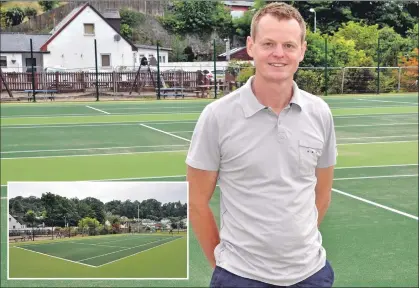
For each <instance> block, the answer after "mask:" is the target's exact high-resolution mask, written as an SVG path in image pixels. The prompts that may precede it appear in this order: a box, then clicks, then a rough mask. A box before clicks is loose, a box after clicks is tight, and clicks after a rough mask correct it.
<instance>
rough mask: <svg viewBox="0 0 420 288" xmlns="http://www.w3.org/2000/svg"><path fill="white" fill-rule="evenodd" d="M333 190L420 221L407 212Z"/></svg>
mask: <svg viewBox="0 0 420 288" xmlns="http://www.w3.org/2000/svg"><path fill="white" fill-rule="evenodd" d="M332 190H333V191H334V192H336V193H339V194H342V195H344V196H347V197H351V198H354V199H356V200H359V201H362V202H365V203H368V204H370V205H373V206H376V207H379V208H383V209H385V210H388V211H391V212H394V213H397V214H400V215H403V216H406V217H409V218H411V219H415V220H417V221H418V220H419V217H416V216H414V215H411V214H408V213H405V212H402V211H399V210H397V209H394V208H391V207H388V206H385V205H382V204H379V203H376V202H373V201H370V200H367V199H365V198H362V197H358V196H355V195H353V194H349V193H346V192H343V191H341V190H338V189H335V188H332Z"/></svg>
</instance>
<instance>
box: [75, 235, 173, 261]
mask: <svg viewBox="0 0 420 288" xmlns="http://www.w3.org/2000/svg"><path fill="white" fill-rule="evenodd" d="M162 240H167V239H160V240H156V241H152V242H148V243H145V244H141V245H137V246H133V247H130V248H126V249H121V250H117V251H113V252H109V253H105V254H101V255H97V256H93V257H89V258H85V259H82V260H77V261H80V262H82V261H86V260H90V259H95V258H99V257H103V256H106V255H110V254H114V253H118V252H121V251H126V250H130V249H134V248H138V247H141V246H145V245H148V244H152V243H156V242H159V241H162ZM169 242H171V241H169ZM165 243H166V242H165Z"/></svg>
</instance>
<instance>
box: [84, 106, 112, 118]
mask: <svg viewBox="0 0 420 288" xmlns="http://www.w3.org/2000/svg"><path fill="white" fill-rule="evenodd" d="M86 107H87V108H90V109H93V110H96V111H99V112H102V113H105V114H111V113H109V112H106V111H104V110H101V109H98V108H94V107H92V106H89V105H86ZM88 116H89V115H88Z"/></svg>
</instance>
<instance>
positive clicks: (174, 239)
mask: <svg viewBox="0 0 420 288" xmlns="http://www.w3.org/2000/svg"><path fill="white" fill-rule="evenodd" d="M182 238H183V237H178V238H177V239H174V240H172V241H168V242H165V243H162V244H159V245H156V246H154V247H152V248H149V249H146V250H143V251H140V252H137V253H134V254H131V255H128V256H125V257H122V258H119V259H116V260H113V261H111V262H107V263H105V264H102V265H99V266H97V267H101V266H104V265H108V264H111V263H114V262H117V261H120V260H123V259H125V258H128V257H132V256H134V255H137V254H139V253H143V252H146V251H149V250H152V249H155V248H157V247H159V246H162V245H165V244H168V243H172V242H175V241H176V240H179V239H182Z"/></svg>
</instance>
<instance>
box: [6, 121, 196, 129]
mask: <svg viewBox="0 0 420 288" xmlns="http://www.w3.org/2000/svg"><path fill="white" fill-rule="evenodd" d="M141 123H147V124H153V125H173V124H175V125H177V124H194V123H196V122H195V121H177V120H168V121H167V122H156V121H155V122H153V121H126V122H103V123H92V124H79V125H77V123H72V124H71V125H68V124H58V125H47V124H38V125H33V124H16V125H7V126H2V127H1V129H31V128H74V127H103V126H133V125H138V124H141ZM29 125H32V126H29ZM9 126H10V127H9Z"/></svg>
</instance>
